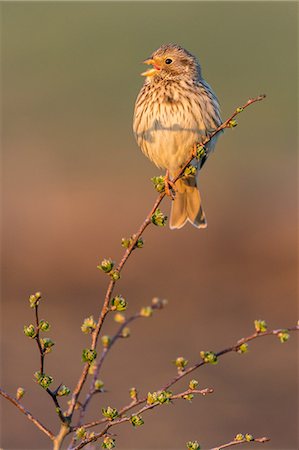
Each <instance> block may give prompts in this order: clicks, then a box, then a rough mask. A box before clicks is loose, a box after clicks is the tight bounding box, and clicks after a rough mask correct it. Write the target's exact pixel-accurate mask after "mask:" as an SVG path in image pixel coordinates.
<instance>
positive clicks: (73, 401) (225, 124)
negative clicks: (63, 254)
mask: <svg viewBox="0 0 299 450" xmlns="http://www.w3.org/2000/svg"><path fill="white" fill-rule="evenodd" d="M264 98H265V95H259V96H258V97H255V98H252V99H249V100H248V101H247V102H246V103H245V104H244V105H243V106H241V107H239V108H237V109H236V110H235V112H234V113H233V114H232V115H231V116H230V117H229V118H228V119H227V120H226V121H225V122H223V123H222V124H221V125H220V126H219V127H218V128H217V129H216V130H215V131H213V132H212V133H211V134H210V135H209V136H208V137H207V138H206V139H204V140H203V142H200V145H201V146H205V145H206V144H207V143H208V142H209V141H210V140H211V139H212V138H213V137H214V136H215V135H216V134H218V133H220V132H221V131H222V130H224V129H225V128H228V127H230V124H231V121H232V120H233V119H234V118H235V117H236V116H237V115H238V114H240V113H241V112H242V111H244V110H245V109H246V108H248V107H249V106H250V105H252V104H253V103H256V102H259V101H261V100H263V99H264ZM193 159H194V154H193V152H192V153H191V154H190V158H189V159H188V161H186V163H185V165H184V166H183V167H182V168H181V170H180V172H179V173H178V174H177V176H176V177H175V178H174V179H173V180H172V181H173V182H174V183H175V182H176V181H177V180H178V179H179V177H180V176H181V175H182V174H183V173H184V170H185V169H186V167H187V166H188V165H189V164H190V162H191V161H192V160H193ZM164 197H165V192H162V193H161V194H160V195H159V196H158V198H157V199H156V201H155V203H154V205H153V207H152V209H151V210H150V212H149V213H148V215H147V216H146V218H145V220H144V222H143V223H142V224H141V226H140V227H139V229H138V231H137V233H136V234H135V235H134V237H133V239H132V242H131V245H130V247H129V248H127V249H126V251H125V252H124V255H123V257H122V259H121V261H120V263H119V264H118V266H117V268H116V270H117V272H118V273H120V272H121V270H122V269H123V267H124V265H125V264H126V262H127V260H128V258H129V256H130V255H131V253H132V251H133V250H134V248H135V245H136V243H137V241H138V239H139V238H140V237H141V236H142V233H143V232H144V230H145V229H146V228H147V227H148V225H149V224H150V223H151V218H152V215H153V214H154V212H155V211H156V209H157V208H158V206H159V205H160V203H161V201H162V200H163V198H164ZM114 285H115V280H114V279H111V280H110V282H109V284H108V287H107V291H106V295H105V299H104V303H103V307H102V310H101V313H100V315H99V318H98V321H97V325H96V329H95V330H94V332H93V334H92V342H91V350H95V348H96V345H97V341H98V338H99V334H100V331H101V328H102V326H103V323H104V320H105V317H106V315H107V313H108V312H109V302H110V299H111V295H112V292H113V289H114ZM88 369H89V364H88V363H85V365H84V367H83V370H82V373H81V376H80V378H79V380H78V382H77V385H76V387H75V389H74V391H73V396H72V399H71V402H70V405H69V408H68V411H67V415H68V419H69V420H71V418H72V415H73V413H74V409H75V406H76V403H77V400H78V397H79V395H80V392H81V390H82V388H83V386H84V384H85V381H86V378H87V375H88Z"/></svg>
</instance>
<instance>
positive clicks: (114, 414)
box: [102, 406, 118, 420]
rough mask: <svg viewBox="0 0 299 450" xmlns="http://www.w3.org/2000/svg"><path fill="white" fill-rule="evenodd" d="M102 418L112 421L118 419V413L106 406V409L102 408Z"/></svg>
mask: <svg viewBox="0 0 299 450" xmlns="http://www.w3.org/2000/svg"><path fill="white" fill-rule="evenodd" d="M102 413H103V416H104V417H106V418H107V419H109V420H114V419H116V417H118V411H117V409H115V408H111V407H110V406H108V408H102Z"/></svg>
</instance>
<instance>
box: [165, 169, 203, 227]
mask: <svg viewBox="0 0 299 450" xmlns="http://www.w3.org/2000/svg"><path fill="white" fill-rule="evenodd" d="M175 187H176V189H177V192H176V195H175V199H174V200H173V202H172V207H171V215H170V228H171V229H172V230H174V229H178V228H182V227H183V226H184V225H185V223H186V222H187V221H189V222H191V223H192V225H194V226H195V227H196V228H206V227H207V221H206V216H205V213H204V212H203V209H202V206H201V199H200V193H199V190H198V188H197V184H196V178H195V177H193V176H189V177H185V178H179V179H178V180H177V182H176V183H175Z"/></svg>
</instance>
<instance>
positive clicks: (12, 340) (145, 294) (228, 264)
mask: <svg viewBox="0 0 299 450" xmlns="http://www.w3.org/2000/svg"><path fill="white" fill-rule="evenodd" d="M297 6H298V5H296V3H294V2H293V3H292V2H271V3H270V2H265V3H263V2H250V3H246V2H190V3H188V2H164V3H162V2H161V3H159V2H131V3H129V2H120V3H118V2H107V3H104V2H90V3H88V2H57V3H55V2H19V3H18V2H6V3H5V2H2V3H1V10H2V26H1V28H2V87H3V95H2V112H3V124H2V144H3V156H2V162H3V170H2V175H3V176H2V180H3V182H2V187H3V210H2V229H3V236H2V253H3V258H2V261H3V264H2V280H3V283H2V286H3V288H2V326H1V335H2V336H1V337H2V371H1V372H2V373H1V375H2V377H1V378H2V380H1V385H2V387H3V388H5V389H6V390H7V391H9V392H11V393H14V392H15V391H16V388H17V387H18V386H20V385H21V386H23V387H25V388H26V390H27V394H26V397H25V399H24V404H25V405H26V407H28V409H29V410H31V411H32V412H33V413H34V414H35V415H37V416H39V417H40V419H41V420H42V422H44V423H47V424H49V427H50V428H51V429H53V430H54V431H55V430H57V417H56V416H55V412H54V408H53V405H52V404H51V402H50V398H48V396H47V395H46V394H45V393H44V392H41V390H40V388H39V387H38V386H37V385H36V384H35V383H34V382H33V381H32V379H33V375H32V374H33V372H34V371H35V370H38V364H39V362H38V354H37V350H36V348H35V346H34V345H33V344H34V343H33V342H32V341H30V340H29V339H27V338H25V336H24V335H23V331H22V329H23V325H24V323H26V324H29V323H30V322H31V321H32V311H31V310H30V309H29V308H28V306H27V298H28V296H29V294H30V293H32V292H35V291H37V290H41V291H42V293H43V295H44V297H45V302H44V303H43V305H42V307H41V308H42V317H43V318H46V319H48V320H50V322H51V324H52V330H51V333H50V336H51V337H52V338H53V339H54V340H55V342H56V347H55V348H54V351H53V353H52V354H50V355H49V356H48V358H47V362H46V370H47V372H48V373H50V374H51V375H53V376H54V379H55V382H56V383H60V382H63V383H65V384H67V385H69V386H70V387H73V386H74V384H75V383H76V381H77V379H78V376H79V373H80V370H81V366H82V363H81V362H80V359H81V351H82V348H84V347H88V345H89V337H86V336H84V335H82V333H81V331H80V325H81V323H82V321H83V319H84V317H87V316H89V315H90V314H94V315H95V316H97V314H98V311H99V308H100V305H101V302H102V299H103V295H104V292H105V289H106V285H107V279H106V278H105V276H104V275H103V274H101V273H99V272H98V271H97V269H96V265H97V263H98V261H99V260H100V259H102V258H103V257H106V256H107V257H109V256H111V257H112V258H113V259H115V260H119V258H120V257H121V255H122V248H121V246H120V240H121V237H123V236H128V235H130V234H132V233H133V232H134V231H136V230H137V227H138V226H139V224H140V223H141V221H142V220H143V219H144V217H145V214H146V213H147V212H148V211H149V208H150V207H151V205H152V203H153V201H154V199H155V193H154V192H153V188H152V186H151V183H150V181H149V179H150V177H151V176H153V175H158V174H159V170H157V169H156V168H155V167H154V166H153V165H152V164H151V163H150V162H149V161H148V160H147V159H146V158H145V157H144V156H143V155H142V153H141V152H140V151H139V149H138V147H137V145H136V143H135V141H134V137H133V133H132V114H133V108H134V102H135V98H136V96H137V93H138V91H139V89H140V87H141V85H142V82H143V79H142V78H141V77H140V76H139V74H140V72H141V71H142V70H143V67H142V64H141V61H142V60H143V59H144V58H146V57H148V56H149V55H150V54H151V53H152V51H153V50H155V49H156V48H157V47H159V46H160V45H161V44H163V43H168V42H176V43H179V44H181V45H182V46H184V47H185V48H187V49H188V50H189V51H191V52H192V53H194V54H196V55H197V56H198V57H199V59H200V61H201V64H202V68H203V74H204V76H205V78H206V79H207V80H208V82H209V83H210V84H211V86H212V87H213V89H214V90H215V92H216V93H217V95H218V97H219V100H220V103H221V105H222V115H223V118H226V117H227V116H228V115H229V114H230V113H231V112H232V111H233V110H234V109H235V107H237V106H239V105H240V104H241V103H243V102H245V101H246V100H247V99H248V98H249V97H251V96H255V95H258V94H260V93H266V94H267V99H266V100H265V101H263V102H262V103H260V104H257V105H255V106H252V107H251V108H250V109H249V110H248V111H246V112H244V113H243V114H242V115H241V116H240V118H239V126H238V127H237V128H236V129H234V130H232V131H227V132H226V133H225V135H224V136H222V137H221V138H220V139H219V141H218V144H217V148H216V151H215V153H214V154H213V155H212V157H211V158H210V160H209V162H208V163H207V164H206V165H205V167H204V170H203V173H202V175H201V178H200V185H201V193H202V198H203V203H204V208H205V212H206V215H207V219H208V223H209V226H208V228H207V230H201V231H199V230H196V229H193V228H191V227H189V226H186V227H185V228H184V229H182V230H180V231H177V232H174V231H172V232H171V231H170V230H169V229H168V228H165V229H157V228H154V227H152V228H151V229H149V230H148V231H147V232H146V235H145V236H144V239H145V247H144V249H143V250H142V251H138V252H137V251H136V252H135V253H134V255H133V256H132V259H131V261H129V263H128V265H127V266H126V268H125V270H124V272H123V277H122V279H121V281H120V283H119V284H118V286H117V289H116V291H118V292H120V293H121V294H122V295H123V296H125V297H126V298H127V300H128V302H129V312H128V314H130V313H133V312H135V311H136V310H139V308H140V307H141V306H144V305H146V304H149V302H150V300H151V298H152V297H153V296H156V295H157V296H160V297H163V298H167V299H168V300H169V305H168V307H167V310H164V311H161V312H157V313H156V314H155V317H153V318H151V319H147V320H143V321H139V322H136V323H135V324H134V325H132V330H131V331H132V337H131V338H130V339H128V340H123V341H121V342H119V343H118V345H117V346H115V348H114V349H113V350H112V352H111V354H110V356H109V357H108V358H107V361H106V365H105V366H104V369H103V373H102V374H101V377H102V378H103V380H104V381H105V385H106V388H107V390H108V391H109V392H107V393H106V394H103V395H101V396H97V397H96V399H95V400H94V402H93V403H92V408H91V409H92V410H91V413H90V415H89V416H88V417H89V418H94V417H100V416H101V408H102V407H104V406H107V405H111V406H113V407H117V408H119V407H121V406H122V405H124V404H127V403H128V401H129V400H128V389H129V388H130V387H131V386H136V387H137V388H139V389H140V391H141V393H142V394H146V393H147V392H148V391H153V390H157V389H158V388H159V387H161V386H162V385H163V384H164V383H165V382H166V381H168V380H169V379H171V378H172V377H173V376H174V374H175V368H174V366H173V364H172V363H171V361H172V360H173V359H175V358H176V357H177V356H181V355H183V356H185V357H186V358H187V359H189V360H190V361H191V362H195V361H197V360H198V359H199V352H200V350H216V351H217V350H220V349H222V348H225V347H226V346H229V345H231V344H233V343H234V342H235V341H236V340H237V339H239V338H240V337H242V336H245V335H249V334H251V333H252V332H253V320H254V319H258V318H262V319H266V320H267V321H268V323H269V327H271V328H272V327H273V328H275V327H281V326H282V327H284V326H291V325H295V323H296V320H297V319H296V295H297V290H296V288H297V284H296V276H297V248H298V241H297V234H296V233H297V228H298V223H297V215H296V213H297V121H298V118H297V110H296V98H297V87H296V86H297V84H296V83H297V69H296V68H297V40H296V39H297V17H298V16H297V12H298V11H297V9H298V8H297ZM162 209H163V210H164V211H168V210H169V201H168V200H166V201H164V204H163V205H162ZM112 329H113V330H114V329H115V324H114V323H113V320H112V318H109V319H108V320H107V324H106V325H105V329H104V332H112ZM295 342H296V336H294V335H293V336H292V337H291V340H290V342H288V343H287V344H285V345H281V344H280V343H279V341H278V339H277V338H265V339H263V340H260V341H259V342H254V343H253V344H252V345H251V346H250V352H249V353H248V354H247V355H244V356H240V355H237V354H230V355H227V356H225V357H223V359H221V361H220V363H219V365H218V366H209V367H204V368H202V369H201V370H200V371H199V372H198V373H196V374H194V377H195V378H197V379H198V380H199V382H200V386H201V387H213V388H214V389H215V392H214V394H213V395H210V396H208V397H206V398H196V399H194V401H193V402H192V404H189V403H187V402H183V401H182V402H179V403H176V404H175V406H168V407H166V406H165V407H163V408H160V409H158V410H155V411H153V412H152V413H148V414H144V420H145V422H146V423H145V425H144V426H143V427H141V428H138V429H132V427H130V426H129V425H123V426H121V427H119V428H118V429H117V431H116V432H117V446H118V448H123V449H125V448H127V449H129V448H138V449H140V450H142V449H167V448H169V449H171V448H172V449H183V448H185V442H186V441H187V440H190V439H191V440H195V439H196V440H198V441H199V442H200V443H201V445H202V447H203V448H210V447H213V446H216V445H217V444H218V445H219V444H220V443H224V442H227V441H229V440H231V439H232V438H233V436H234V435H235V434H237V433H239V432H244V433H246V432H250V433H252V434H254V435H255V436H264V435H266V436H269V437H271V443H270V444H265V449H266V448H268V449H269V448H271V449H277V450H281V449H284V450H287V449H289V450H290V449H292V450H295V449H297V448H298V442H297V441H296V436H297V433H296V418H297V414H296V413H297V403H296V381H297V374H296V345H295ZM185 385H186V381H184V382H182V383H181V385H180V386H179V387H178V388H177V389H183V388H184V387H185ZM1 408H2V418H1V424H2V430H1V442H0V445H1V446H2V447H3V448H5V449H26V448H27V449H29V448H30V449H41V448H50V446H49V442H48V441H47V439H46V438H45V437H44V436H43V435H42V434H41V433H40V432H39V431H38V430H37V429H35V427H34V426H33V425H32V424H31V423H30V422H29V421H27V420H26V418H24V417H22V416H21V415H20V413H19V412H18V411H17V410H16V408H14V407H13V406H11V405H9V404H7V403H5V402H4V401H2V400H1ZM97 448H99V444H98V446H97ZM241 448H242V446H240V449H241Z"/></svg>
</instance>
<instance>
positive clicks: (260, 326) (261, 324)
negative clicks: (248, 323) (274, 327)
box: [254, 320, 268, 333]
mask: <svg viewBox="0 0 299 450" xmlns="http://www.w3.org/2000/svg"><path fill="white" fill-rule="evenodd" d="M254 327H255V330H256V332H257V333H264V332H265V331H267V328H268V326H267V324H266V321H265V320H255V321H254Z"/></svg>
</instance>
